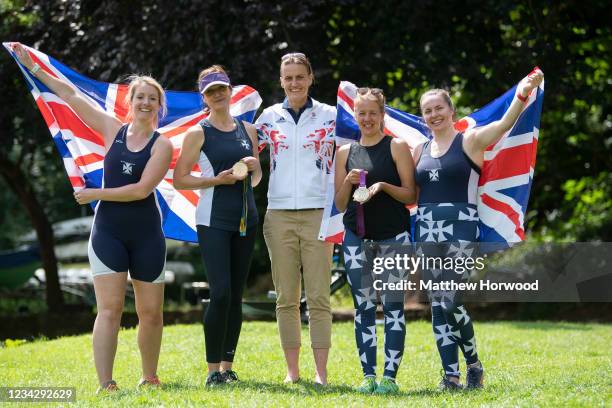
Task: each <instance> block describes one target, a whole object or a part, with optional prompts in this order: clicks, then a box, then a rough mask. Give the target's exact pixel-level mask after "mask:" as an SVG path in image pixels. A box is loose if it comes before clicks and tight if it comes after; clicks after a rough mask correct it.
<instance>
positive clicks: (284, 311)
mask: <svg viewBox="0 0 612 408" xmlns="http://www.w3.org/2000/svg"><path fill="white" fill-rule="evenodd" d="M322 217H323V210H318V209H315V210H296V211H292V210H268V212H266V216H265V219H264V225H263V233H264V238H265V240H266V245H267V246H268V252H269V254H270V262H271V263H272V280H273V281H274V288H275V289H276V293H277V299H276V320H277V322H278V331H279V333H280V339H281V345H282V347H283V348H297V347H300V346H301V335H300V334H301V324H300V323H301V322H300V296H301V293H302V273H301V270H303V278H304V291H305V292H306V302H307V303H308V310H309V326H310V342H311V346H312V348H330V347H331V324H332V315H331V306H330V299H329V296H330V294H329V285H330V282H331V265H332V253H333V248H334V247H333V243H331V242H324V241H319V240H318V239H317V237H318V235H319V227H320V225H321V218H322Z"/></svg>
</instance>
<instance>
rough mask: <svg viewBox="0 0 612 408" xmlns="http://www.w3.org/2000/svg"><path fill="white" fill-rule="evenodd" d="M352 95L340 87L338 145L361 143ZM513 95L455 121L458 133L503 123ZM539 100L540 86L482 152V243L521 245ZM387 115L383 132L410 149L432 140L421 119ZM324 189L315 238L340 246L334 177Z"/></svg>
mask: <svg viewBox="0 0 612 408" xmlns="http://www.w3.org/2000/svg"><path fill="white" fill-rule="evenodd" d="M356 92H357V87H356V86H355V85H353V84H352V83H350V82H345V81H343V82H341V83H340V86H339V87H338V102H337V112H338V113H337V117H336V144H337V145H338V146H340V145H342V144H345V143H350V142H353V141H356V140H359V127H358V126H357V122H356V121H355V119H354V111H353V99H354V98H355V95H356ZM515 92H516V86H514V87H513V88H511V89H509V90H508V91H507V92H505V93H504V94H503V95H502V96H500V97H499V98H497V99H495V100H494V101H493V102H490V103H489V104H487V105H485V106H484V107H483V108H482V109H479V110H477V111H476V112H474V113H472V114H471V115H468V116H466V117H465V118H462V119H461V120H459V121H457V122H456V123H455V128H456V129H457V130H458V131H466V130H468V129H471V128H474V127H479V126H484V125H486V124H489V123H491V122H493V121H496V120H499V119H501V117H502V116H503V115H504V113H505V112H506V110H507V109H508V107H509V106H510V104H511V103H512V99H513V98H514V94H515ZM543 99H544V82H542V84H541V85H540V87H539V88H537V89H536V90H534V91H533V92H532V93H531V95H529V98H528V100H527V102H526V103H525V104H524V107H523V111H522V112H521V114H520V116H519V118H518V119H517V121H516V123H515V124H514V126H513V127H512V129H510V131H508V132H507V133H506V134H504V136H503V137H502V138H501V139H500V140H499V142H497V143H496V144H494V145H492V146H489V147H488V148H487V150H486V151H485V155H484V163H483V166H482V171H481V176H480V180H479V184H478V214H479V216H480V225H479V227H480V239H479V240H480V242H493V243H500V244H508V245H509V244H512V243H515V242H520V241H522V240H523V239H524V237H525V229H524V226H523V224H524V220H525V214H526V212H527V203H528V201H529V191H530V189H531V183H532V181H533V173H534V167H535V159H536V148H537V144H538V135H539V128H540V115H541V112H542V102H543ZM385 113H386V115H385V133H386V134H389V135H391V136H395V137H401V138H403V139H405V140H406V141H407V142H408V144H409V146H410V149H411V150H414V149H415V148H416V147H417V146H418V145H419V144H421V143H424V142H425V141H427V140H429V139H430V138H431V134H430V132H429V130H428V128H427V126H426V125H425V122H424V121H423V120H422V118H421V117H419V116H415V115H411V114H409V113H405V112H402V111H400V110H397V109H393V108H390V107H389V106H386V107H385ZM328 187H329V188H328V190H327V191H328V194H327V195H328V200H327V202H328V205H327V206H326V208H325V212H324V216H323V223H322V225H321V231H320V233H319V238H320V239H325V240H327V241H332V242H336V243H340V242H342V239H343V236H344V226H343V224H342V215H343V213H341V212H339V211H338V210H337V209H336V207H335V205H334V204H333V194H334V186H333V175H332V177H330V180H329V186H328ZM412 210H414V208H413V209H412ZM411 212H413V211H411Z"/></svg>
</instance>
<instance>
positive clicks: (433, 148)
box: [413, 70, 544, 390]
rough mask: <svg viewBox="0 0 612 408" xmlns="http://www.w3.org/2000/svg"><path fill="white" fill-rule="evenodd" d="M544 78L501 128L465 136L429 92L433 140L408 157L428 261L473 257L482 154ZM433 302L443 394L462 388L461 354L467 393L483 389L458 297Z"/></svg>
mask: <svg viewBox="0 0 612 408" xmlns="http://www.w3.org/2000/svg"><path fill="white" fill-rule="evenodd" d="M543 78H544V74H543V73H542V72H541V71H540V70H535V71H534V72H533V73H531V74H529V75H528V76H527V77H526V78H524V79H523V81H521V83H520V84H519V86H518V87H517V91H516V97H515V98H514V100H513V101H512V104H511V105H510V107H509V108H508V110H507V111H506V113H505V114H504V116H503V117H502V118H501V119H500V120H498V121H495V122H492V123H490V124H488V125H486V126H482V127H478V128H474V129H470V130H468V131H467V132H465V133H459V132H457V131H456V130H455V128H454V116H455V108H454V106H453V103H452V101H451V99H450V96H449V94H448V92H446V91H445V90H442V89H432V90H430V91H427V92H425V93H424V94H423V95H422V96H421V100H420V105H421V112H422V114H423V119H424V120H425V123H426V124H427V126H428V127H429V129H430V130H431V132H432V135H433V138H432V140H430V141H428V142H426V143H424V144H423V145H420V146H418V147H417V148H416V149H415V150H414V152H413V154H414V161H415V163H416V183H417V187H418V211H417V219H416V225H415V240H416V241H417V242H419V243H421V242H423V243H425V244H423V245H421V246H420V247H421V249H422V250H423V252H424V253H425V254H426V255H435V256H457V253H458V252H460V253H461V254H462V255H461V256H465V255H468V256H469V255H470V254H472V256H473V251H474V245H473V242H475V241H477V239H478V234H479V231H478V220H479V218H478V210H477V206H476V204H477V191H478V180H479V177H480V168H481V167H482V164H483V161H484V152H485V149H486V148H487V147H488V146H490V145H492V144H494V143H497V142H498V141H499V140H500V139H501V137H502V136H503V135H504V133H505V132H507V131H508V130H510V128H511V127H512V126H513V125H514V123H515V122H516V120H517V118H518V116H519V114H520V113H521V110H522V105H523V103H524V102H526V101H527V98H528V95H529V94H530V93H531V91H532V90H534V89H535V88H537V87H538V86H539V85H540V83H541V82H542V80H543ZM428 243H431V244H428ZM440 243H441V244H440ZM434 244H435V245H434ZM434 253H435V254H434ZM424 272H425V274H426V275H428V276H429V278H431V279H437V280H442V281H449V280H461V279H463V278H465V272H462V271H460V270H458V269H457V270H454V271H453V270H451V271H440V270H438V271H436V270H431V271H424ZM459 272H461V273H459ZM430 298H431V299H430V300H431V311H432V324H433V332H434V336H435V339H436V345H437V347H438V352H439V354H440V359H441V360H442V368H443V370H444V374H443V377H442V381H441V382H440V388H441V389H443V390H456V389H461V388H462V387H463V386H462V385H461V383H460V381H459V378H460V372H459V358H458V348H461V351H462V352H463V356H464V358H465V362H466V365H467V375H466V387H467V388H480V387H482V384H483V377H484V369H483V367H482V364H481V362H480V361H479V359H478V353H477V351H476V338H475V336H474V328H473V326H472V321H471V319H470V317H469V315H468V313H467V311H466V309H465V306H464V305H463V304H462V302H461V300H460V297H459V294H458V293H456V292H452V291H451V292H437V293H436V292H432V293H430Z"/></svg>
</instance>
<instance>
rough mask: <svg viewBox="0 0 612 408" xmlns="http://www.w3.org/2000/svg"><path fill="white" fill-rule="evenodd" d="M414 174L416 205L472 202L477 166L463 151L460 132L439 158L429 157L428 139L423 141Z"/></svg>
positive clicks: (475, 197)
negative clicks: (417, 190)
mask: <svg viewBox="0 0 612 408" xmlns="http://www.w3.org/2000/svg"><path fill="white" fill-rule="evenodd" d="M415 176H416V177H415V178H416V184H417V186H419V205H421V204H426V203H432V204H433V203H471V204H476V199H477V192H478V179H479V178H480V168H478V166H477V165H476V164H475V163H474V162H473V161H472V160H471V159H470V158H469V157H468V156H467V154H465V152H464V151H463V133H459V134H457V135H456V136H455V139H454V140H453V142H452V143H451V145H450V147H449V148H448V150H447V152H446V153H444V154H443V155H442V156H440V157H432V155H431V141H428V142H426V143H425V145H424V146H423V151H422V153H421V157H420V158H419V161H418V163H417V165H416V172H415Z"/></svg>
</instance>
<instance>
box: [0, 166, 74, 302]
mask: <svg viewBox="0 0 612 408" xmlns="http://www.w3.org/2000/svg"><path fill="white" fill-rule="evenodd" d="M0 174H1V175H2V177H4V180H5V181H6V183H7V184H8V185H9V187H10V188H11V190H12V191H13V192H14V193H15V195H16V196H17V197H18V198H19V201H20V202H21V203H22V204H23V205H24V207H25V209H26V211H27V212H28V215H29V217H30V220H31V221H32V226H33V227H34V229H35V230H36V236H37V238H38V242H39V244H40V258H41V260H42V265H43V268H44V270H45V287H46V295H47V307H48V308H49V311H50V312H59V311H62V310H63V308H64V297H63V296H62V291H61V290H60V284H59V277H58V273H57V258H56V257H55V250H54V247H55V242H54V238H53V228H52V227H51V223H50V222H49V219H48V218H47V215H46V214H45V212H44V210H43V208H42V206H41V205H40V203H39V202H38V199H37V198H36V194H35V193H34V189H33V188H32V184H31V183H30V181H29V179H28V178H27V177H26V175H25V174H24V173H23V171H22V170H21V169H20V168H19V167H18V166H17V165H15V164H14V163H11V162H10V161H9V160H6V157H4V158H3V159H2V160H0Z"/></svg>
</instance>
